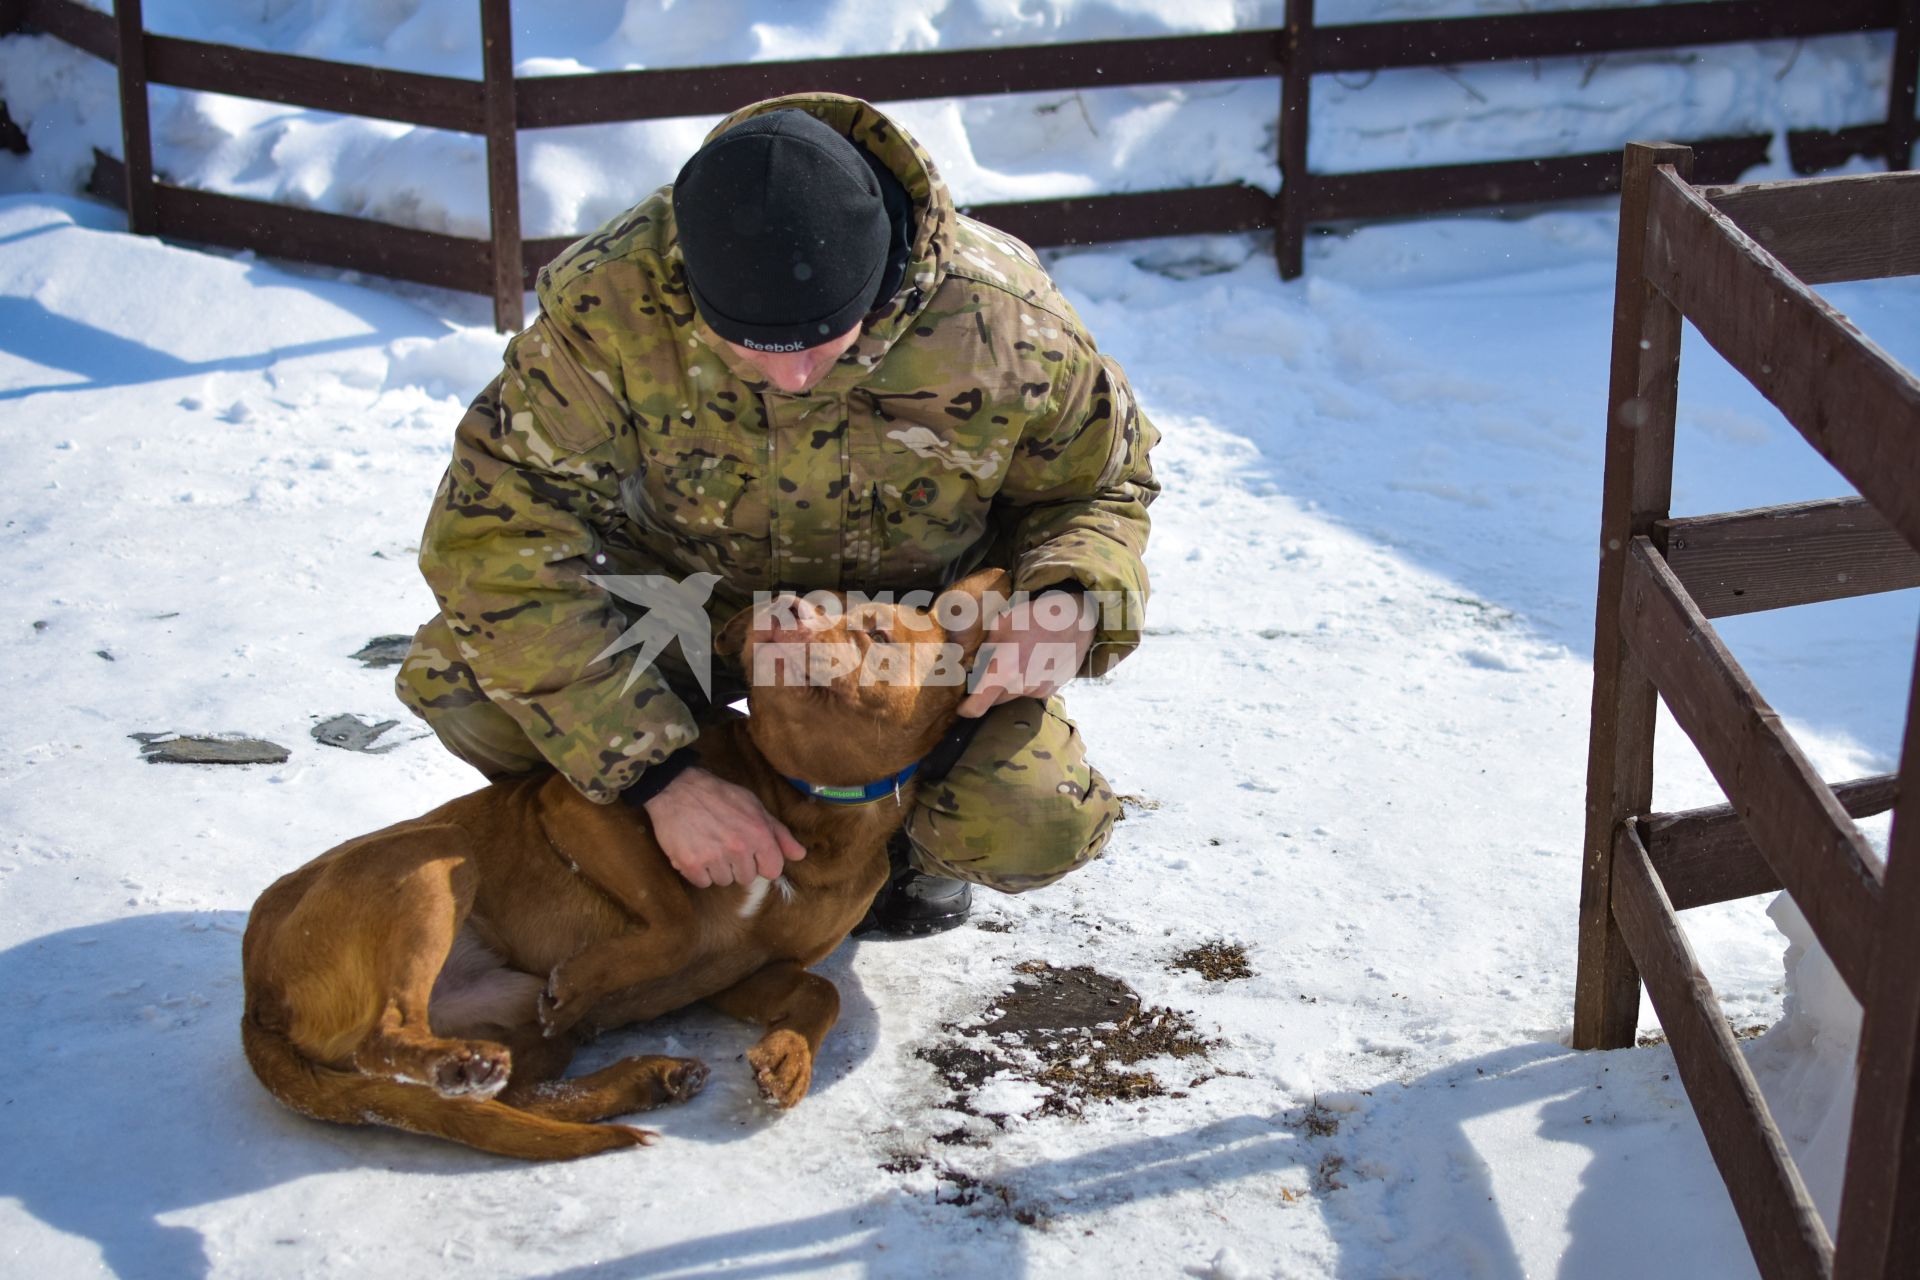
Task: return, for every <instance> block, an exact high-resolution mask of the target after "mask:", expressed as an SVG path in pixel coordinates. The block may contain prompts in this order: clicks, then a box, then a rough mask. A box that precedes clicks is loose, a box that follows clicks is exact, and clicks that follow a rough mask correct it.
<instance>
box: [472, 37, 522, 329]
mask: <svg viewBox="0 0 1920 1280" xmlns="http://www.w3.org/2000/svg"><path fill="white" fill-rule="evenodd" d="M480 43H481V56H482V59H483V61H482V67H483V71H484V76H485V80H486V94H487V207H488V209H489V211H490V214H489V216H490V221H491V226H492V233H493V235H492V239H493V253H492V258H493V327H494V328H496V329H498V330H499V331H500V332H501V333H515V332H518V331H519V329H520V326H521V324H522V323H523V322H524V321H525V319H526V310H525V305H524V299H525V297H526V268H525V266H524V265H523V264H522V262H521V260H520V148H519V123H518V120H517V116H516V109H515V104H514V84H513V4H512V0H480Z"/></svg>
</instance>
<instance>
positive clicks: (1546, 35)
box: [0, 0, 1920, 329]
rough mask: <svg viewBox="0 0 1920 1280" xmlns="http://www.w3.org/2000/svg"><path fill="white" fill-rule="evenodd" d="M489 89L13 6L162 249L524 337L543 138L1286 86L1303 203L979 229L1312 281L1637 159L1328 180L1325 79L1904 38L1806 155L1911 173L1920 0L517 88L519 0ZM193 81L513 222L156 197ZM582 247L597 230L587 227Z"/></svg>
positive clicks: (1804, 144)
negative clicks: (69, 56) (358, 142)
mask: <svg viewBox="0 0 1920 1280" xmlns="http://www.w3.org/2000/svg"><path fill="white" fill-rule="evenodd" d="M479 8H480V23H481V29H482V46H483V58H482V62H483V78H482V79H481V80H478V81H474V80H466V79H462V78H458V77H450V76H436V75H420V74H416V73H413V72H403V71H382V70H378V69H375V68H371V67H361V66H353V65H349V64H345V63H336V62H326V61H321V60H318V59H313V58H300V57H293V56H291V55H287V54H279V53H262V52H259V51H256V50H248V49H236V48H230V47H227V46H224V45H215V44H207V43H204V42H202V41H197V40H183V39H179V38H177V37H174V36H163V35H155V34H153V33H151V32H147V31H146V30H145V28H144V24H143V22H142V18H141V6H140V0H117V3H116V4H115V6H114V9H115V11H114V13H112V14H107V13H102V12H99V11H96V10H93V9H89V8H86V7H84V6H83V5H81V4H79V3H77V0H0V34H4V33H7V32H10V31H38V32H42V33H45V34H47V35H50V36H54V37H56V38H58V39H61V40H64V41H66V42H67V43H69V44H71V45H74V46H75V47H77V48H80V49H84V50H86V51H87V52H89V53H91V54H93V55H95V56H96V57H99V58H102V59H105V60H107V61H110V62H116V63H117V64H118V66H119V73H120V90H121V120H122V125H123V150H122V155H123V156H124V157H125V163H124V164H121V163H116V162H114V161H112V160H109V159H107V158H105V157H102V163H101V164H100V165H99V167H98V168H97V169H96V172H95V175H94V181H93V184H92V189H93V190H94V192H95V193H96V194H99V195H102V196H104V197H106V198H109V199H113V200H117V201H119V202H121V203H123V204H124V206H125V207H126V209H127V218H128V224H129V226H130V227H131V228H132V229H133V230H135V231H139V232H144V233H150V234H160V235H167V236H173V237H177V238H179V239H183V240H192V241H199V242H202V243H210V244H218V245H224V246H227V247H232V248H244V249H253V250H256V251H258V252H261V253H266V254H272V255H276V256H279V257H285V258H295V259H299V260H302V261H307V262H314V263H320V264H324V265H328V266H336V267H345V268H351V269H355V270H362V271H367V272H370V273H373V274H377V275H385V276H392V277H397V278H400V279H406V280H413V281H417V282H420V283H424V284H434V285H442V286H446V287H450V288H455V289H464V290H468V291H471V292H475V293H485V294H491V295H492V296H493V299H494V314H495V319H496V321H497V323H498V324H499V326H500V327H501V328H502V329H509V328H517V327H518V326H519V324H520V322H521V319H522V315H523V313H522V310H521V308H522V301H523V300H522V290H523V289H524V288H525V286H526V285H528V284H530V283H531V281H532V279H533V277H534V275H535V274H536V273H537V272H538V270H539V268H540V267H541V266H543V265H544V264H545V263H546V262H548V261H549V260H550V259H551V258H552V257H553V256H554V254H556V253H557V252H559V250H560V249H561V248H562V247H564V246H565V245H566V244H567V243H568V239H569V238H560V239H544V240H523V239H522V237H521V235H520V197H519V184H518V163H517V141H518V131H519V130H521V129H544V128H558V127H562V126H572V125H585V124H607V123H614V122H619V121H629V120H646V119H660V118H666V117H673V116H688V115H705V114H718V113H721V112H725V111H730V110H732V109H733V108H735V107H738V106H740V105H742V104H744V103H747V102H751V101H753V100H755V99H757V98H763V97H769V96H772V95H774V94H778V93H786V92H791V91H795V90H801V89H830V90H835V91H838V92H843V93H851V94H856V95H858V96H861V97H866V98H870V99H873V100H876V101H904V100H911V99H917V98H946V97H954V96H961V95H967V94H987V93H1016V92H1018V93H1027V92H1038V91H1046V90H1071V89H1093V88H1110V87H1115V86H1121V85H1140V84H1172V83H1186V82H1200V81H1209V80H1235V79H1249V78H1258V77H1267V76H1277V77H1279V81H1280V83H1279V92H1278V94H1277V103H1276V109H1277V112H1278V128H1279V161H1280V176H1281V179H1282V182H1281V190H1280V194H1279V195H1278V196H1277V197H1276V196H1272V195H1269V194H1267V193H1266V192H1265V191H1262V190H1260V189H1258V188H1256V187H1251V186H1246V185H1244V184H1238V183H1230V184H1225V185H1221V186H1211V187H1196V188H1191V189H1186V190H1178V191H1146V192H1136V193H1130V194H1122V195H1105V196H1087V197H1076V198H1069V199H1058V200H1034V201H1026V202H1021V203H1008V204H988V205H980V206H976V207H973V208H971V209H969V210H968V212H970V213H972V214H974V215H975V216H977V217H979V218H981V219H983V220H985V221H987V222H991V223H993V224H995V225H997V226H999V227H1001V228H1002V229H1004V230H1007V231H1010V232H1012V233H1013V234H1015V235H1017V236H1020V237H1022V238H1024V239H1026V240H1028V241H1030V242H1032V243H1035V244H1040V245H1061V244H1076V243H1094V242H1102V241H1110V240H1127V239H1136V238H1142V237H1147V236H1156V235H1189V234H1198V233H1208V232H1229V231H1250V230H1257V229H1263V228H1273V229H1274V230H1275V231H1276V232H1277V234H1276V237H1275V244H1276V254H1277V256H1278V259H1279V266H1280V272H1281V274H1282V275H1283V276H1285V277H1286V278H1288V279H1292V278H1294V277H1296V276H1298V275H1299V274H1300V272H1301V269H1302V253H1303V246H1304V241H1305V236H1306V233H1307V229H1308V228H1309V227H1310V226H1311V225H1313V224H1316V223H1329V222H1338V221H1346V220H1352V219H1367V218H1385V217H1404V216H1408V215H1412V214H1423V213H1433V212H1439V211H1443V210H1452V209H1463V208H1472V207H1482V206H1501V205H1515V204H1526V203H1533V202H1538V201H1547V200H1561V199H1569V198H1575V197H1581V196H1593V195H1601V194H1605V193H1607V192H1611V191H1615V190H1618V189H1619V180H1620V170H1619V157H1618V155H1617V154H1616V153H1613V152H1598V153H1593V154H1585V155H1573V156H1556V157H1551V158H1543V159H1528V160H1511V161H1497V162H1493V163H1485V164H1455V165H1439V166H1432V167H1425V168H1414V169H1390V170H1380V171H1376V172H1370V173H1341V174H1331V173H1316V172H1314V170H1313V167H1312V165H1311V164H1310V163H1309V156H1308V154H1307V152H1308V143H1307V139H1308V129H1307V124H1308V111H1309V106H1310V99H1311V94H1310V92H1309V89H1310V86H1311V83H1312V77H1313V76H1315V75H1319V74H1333V73H1338V72H1370V71H1380V70H1388V69H1392V68H1396V67H1416V66H1433V65H1447V64H1458V63H1469V62H1483V61H1488V60H1499V59H1525V58H1551V57H1570V56H1588V57H1591V56H1597V55H1600V54H1605V53H1620V52H1629V51H1644V50H1657V49H1671V48H1678V47H1685V46H1692V45H1705V44H1725V43H1735V42H1746V41H1756V40H1774V39H1789V38H1793V39H1803V38H1808V37H1813V36H1822V35H1834V34H1839V33H1844V32H1853V31H1887V30H1892V31H1895V32H1896V39H1895V42H1894V53H1893V65H1892V67H1891V76H1890V83H1891V85H1892V89H1891V91H1890V93H1889V95H1888V97H1889V101H1888V114H1887V117H1886V119H1885V120H1883V121H1879V122H1874V123H1863V124H1858V125H1855V126H1852V127H1849V128H1845V129H1840V130H1837V131H1820V130H1814V131H1807V132H1799V133H1794V134H1792V135H1790V137H1789V142H1790V145H1791V150H1792V159H1793V162H1794V164H1795V166H1796V167H1797V168H1798V169H1799V170H1800V171H1801V172H1815V171H1818V170H1820V169H1824V168H1830V167H1832V166H1833V165H1835V164H1837V163H1839V162H1841V161H1842V160H1844V159H1846V158H1847V157H1848V156H1851V155H1856V154H1864V155H1871V156H1877V157H1881V158H1884V159H1885V160H1886V161H1887V163H1888V167H1889V168H1906V167H1907V165H1908V163H1909V162H1910V159H1911V156H1912V154H1913V144H1914V135H1915V126H1914V102H1915V90H1916V82H1917V81H1920V0H1824V2H1823V3H1821V4H1818V5H1813V4H1808V3H1806V0H1713V2H1711V3H1685V4H1671V5H1663V6H1660V7H1657V8H1632V9H1619V8H1614V9H1597V10H1576V11H1567V12H1559V13H1548V14H1514V15H1508V16H1500V17H1490V18H1446V19H1433V20H1425V21H1416V22H1391V23H1368V24H1358V25H1347V26H1321V25H1319V24H1318V23H1316V22H1315V21H1314V16H1313V0H1288V4H1287V9H1286V26H1285V27H1283V28H1271V29H1261V30H1250V31H1238V32H1231V33H1228V34H1224V35H1197V36H1170V37H1163V38H1158V39H1134V40H1099V41H1084V42H1079V43H1073V44H1056V45H1043V46H1032V47H1020V48H997V49H976V50H963V51H945V52H934V53H904V54H885V55H876V56H870V57H851V58H828V59H816V60H811V61H804V62H778V63H748V64H742V65H735V66H713V67H688V68H671V69H664V70H658V71H619V72H604V73H595V74H585V75H568V76H540V77H527V78H516V77H515V76H514V75H513V44H512V20H511V0H479ZM155 84H159V85H171V86H174V87H177V88H183V89H201V90H207V91H210V92H216V93H226V94H234V95H237V96H240V97H251V98H258V99H262V100H265V101H270V102H280V103H286V104H288V105H291V106H301V107H308V108H312V109H316V110H322V111H334V112H342V113H346V114H353V115H363V116H373V117H377V118H380V119H385V120H398V121H402V122H404V123H409V124H415V125H421V126H425V127H429V128H436V129H452V130H458V131H461V132H465V133H471V134H476V135H481V136H484V137H485V138H486V140H487V172H488V187H489V194H490V197H491V199H490V206H491V210H492V227H491V234H490V236H489V237H488V239H486V240H477V239H472V238H469V237H465V236H453V235H445V234H441V233H437V232H428V231H417V230H411V229H407V228H401V227H394V226H391V225H389V224H385V223H378V222H373V221H370V220H366V219H359V218H349V217H343V216H341V215H338V214H326V213H319V212H316V211H313V210H308V209H297V208H292V207H289V206H285V205H276V204H270V203H266V202H262V201H257V200H245V199H240V198H238V197H234V196H225V195H218V194H216V193H212V192H205V191H193V190H190V189H188V188H184V187H179V186H176V185H174V184H172V183H169V182H166V181H164V180H161V179H158V178H156V175H155V174H154V171H153V159H152V144H151V141H150V135H149V130H148V123H147V87H148V86H149V85H155ZM1769 142H1770V139H1769V138H1768V137H1766V136H1764V135H1755V136H1746V137H1732V138H1716V139H1703V140H1699V141H1698V142H1696V144H1695V146H1696V157H1695V164H1696V166H1697V169H1698V171H1699V172H1700V174H1701V175H1702V177H1703V178H1714V179H1718V180H1731V179H1732V178H1733V177H1735V176H1737V175H1738V174H1739V172H1740V171H1741V170H1743V169H1745V168H1748V167H1750V166H1752V165H1754V164H1757V163H1759V162H1760V161H1761V160H1763V159H1764V158H1765V156H1766V153H1767V148H1768V144H1769ZM581 230H582V232H584V231H585V230H587V229H586V228H582V229H581Z"/></svg>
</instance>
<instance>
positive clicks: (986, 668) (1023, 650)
mask: <svg viewBox="0 0 1920 1280" xmlns="http://www.w3.org/2000/svg"><path fill="white" fill-rule="evenodd" d="M1094 613H1095V611H1094V610H1093V609H1092V608H1091V607H1089V602H1088V601H1087V600H1086V599H1084V598H1083V597H1082V596H1081V595H1080V594H1079V593H1078V592H1071V591H1043V592H1041V593H1040V594H1039V595H1037V596H1034V597H1033V598H1031V599H1029V600H1026V601H1023V602H1021V603H1020V604H1017V605H1015V606H1014V607H1013V608H1011V609H1008V610H1007V611H1006V612H1005V613H1002V614H1001V615H1000V616H999V617H997V618H995V619H994V620H993V621H992V622H991V623H990V624H988V627H987V636H986V639H985V640H983V641H981V643H980V654H979V656H978V657H977V658H976V659H975V660H974V667H973V670H974V684H973V692H972V693H970V694H968V695H967V699H966V701H965V702H962V703H961V704H960V714H961V715H963V716H967V717H969V718H971V717H975V716H983V715H985V714H986V713H987V712H988V711H990V710H992V709H993V708H994V707H997V706H999V705H1000V704H1001V703H1003V702H1010V701H1012V700H1013V699H1014V698H1039V699H1041V700H1042V701H1045V700H1046V699H1048V698H1051V697H1052V696H1053V695H1054V694H1055V693H1057V692H1058V691H1059V690H1060V687H1061V686H1062V685H1064V684H1066V683H1067V681H1069V680H1071V679H1073V677H1074V674H1075V673H1076V672H1078V671H1079V670H1080V667H1081V664H1083V663H1084V662H1086V660H1087V650H1089V649H1091V648H1092V647H1093V629H1094V623H1095V621H1096V619H1095V616H1094Z"/></svg>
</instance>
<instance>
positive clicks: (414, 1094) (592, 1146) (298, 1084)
mask: <svg viewBox="0 0 1920 1280" xmlns="http://www.w3.org/2000/svg"><path fill="white" fill-rule="evenodd" d="M240 1042H241V1044H242V1045H243V1046H244V1047H245V1049H246V1054H247V1062H248V1063H249V1065H251V1066H252V1067H253V1073H254V1074H255V1075H256V1076H258V1077H260V1083H261V1084H263V1085H265V1086H266V1087H267V1092H268V1093H271V1094H272V1095H273V1096H274V1097H276V1098H278V1099H279V1100H280V1101H281V1102H283V1103H285V1104H286V1105H287V1106H289V1107H291V1108H292V1109H293V1110H295V1111H298V1112H299V1113H300V1114H301V1115H305V1116H311V1117H313V1118H314V1119H316V1120H331V1121H333V1122H334V1123H336V1124H384V1125H390V1126H392V1127H393V1128H396V1129H405V1130H407V1131H409V1132H411V1133H424V1134H429V1135H431V1136H433V1137H436V1138H446V1139H448V1140H450V1141H453V1142H458V1143H462V1144H463V1145H465V1146H469V1147H477V1148H479V1149H480V1150H481V1151H490V1152H492V1153H493V1154H495V1155H501V1156H514V1157H516V1158H518V1159H521V1160H573V1159H577V1158H578V1157H580V1156H591V1155H598V1154H599V1153H601V1152H603V1151H616V1150H619V1149H620V1148H622V1147H638V1146H645V1145H646V1144H648V1143H650V1142H652V1141H653V1137H654V1135H653V1134H652V1133H649V1132H648V1131H647V1130H645V1129H635V1128H632V1127H631V1126H628V1125H624V1124H580V1123H576V1122H573V1121H567V1120H552V1119H548V1118H547V1117H545V1116H539V1115H535V1114H533V1113H532V1112H530V1111H522V1110H520V1109H519V1108H517V1107H510V1106H508V1105H507V1104H506V1103H504V1102H498V1101H495V1100H493V1099H490V1098H487V1099H482V1098H449V1097H445V1096H443V1095H441V1094H440V1093H438V1092H437V1091H435V1089H434V1088H433V1086H432V1085H429V1084H424V1083H422V1084H403V1083H400V1082H398V1081H393V1080H380V1079H377V1078H375V1077H372V1076H367V1075H363V1074H361V1073H360V1072H357V1071H339V1070H335V1069H334V1068H332V1067H324V1066H321V1065H320V1064H318V1063H316V1062H313V1061H311V1060H310V1059H308V1058H307V1057H306V1055H305V1054H303V1053H301V1052H300V1050H299V1049H298V1048H297V1047H296V1046H295V1045H294V1043H293V1042H292V1041H291V1040H289V1039H287V1037H286V1036H284V1035H282V1034H280V1033H279V1032H276V1031H271V1030H269V1029H267V1028H266V1027H263V1026H261V1025H259V1024H258V1023H257V1022H255V1021H254V1020H253V1018H252V1017H251V1016H245V1017H242V1018H241V1019H240Z"/></svg>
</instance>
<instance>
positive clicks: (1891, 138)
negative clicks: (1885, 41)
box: [1887, 0, 1920, 169]
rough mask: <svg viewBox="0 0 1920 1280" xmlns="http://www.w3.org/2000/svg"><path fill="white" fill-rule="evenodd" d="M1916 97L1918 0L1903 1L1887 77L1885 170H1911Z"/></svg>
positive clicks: (1919, 85) (1919, 77)
mask: <svg viewBox="0 0 1920 1280" xmlns="http://www.w3.org/2000/svg"><path fill="white" fill-rule="evenodd" d="M1916 95H1920V0H1902V2H1901V5H1900V17H1899V20H1898V21H1897V22H1896V23H1895V25H1894V30H1893V65H1892V67H1891V68H1890V69H1889V74H1888V76H1887V168H1889V169H1911V168H1912V167H1913V143H1914V135H1915V134H1916V133H1920V126H1916V125H1915V124H1914V119H1913V111H1914V107H1915V105H1916V103H1915V98H1916Z"/></svg>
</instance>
